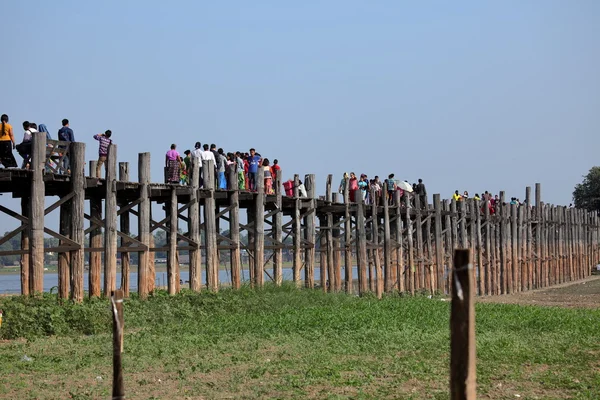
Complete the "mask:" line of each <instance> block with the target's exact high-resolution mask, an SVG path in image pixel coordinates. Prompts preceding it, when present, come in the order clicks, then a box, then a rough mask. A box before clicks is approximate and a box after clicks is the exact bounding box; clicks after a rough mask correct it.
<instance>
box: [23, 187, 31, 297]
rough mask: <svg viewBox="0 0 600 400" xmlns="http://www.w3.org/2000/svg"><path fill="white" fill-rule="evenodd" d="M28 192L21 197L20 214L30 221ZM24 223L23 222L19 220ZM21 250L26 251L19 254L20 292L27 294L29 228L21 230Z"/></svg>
mask: <svg viewBox="0 0 600 400" xmlns="http://www.w3.org/2000/svg"><path fill="white" fill-rule="evenodd" d="M29 197H30V196H29V194H27V195H24V196H23V197H21V215H23V216H24V217H27V218H28V219H29V222H27V224H29V223H31V216H30V215H29V201H30V200H29ZM21 224H23V225H25V224H26V223H25V222H21ZM21 250H26V251H27V253H24V254H21V294H22V295H23V296H29V228H28V227H25V229H23V231H22V232H21Z"/></svg>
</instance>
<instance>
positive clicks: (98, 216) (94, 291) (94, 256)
mask: <svg viewBox="0 0 600 400" xmlns="http://www.w3.org/2000/svg"><path fill="white" fill-rule="evenodd" d="M97 164H98V161H96V160H91V161H90V162H89V168H90V176H91V177H96V165H97ZM89 203H90V216H91V217H92V218H93V219H94V220H96V221H102V198H101V197H98V196H92V197H90V200H89ZM90 224H91V225H94V222H93V221H90ZM89 243H90V248H92V249H100V248H102V227H101V226H97V227H96V228H95V229H92V230H91V231H90V241H89ZM101 275H102V252H100V251H90V253H89V274H88V292H89V296H90V297H98V296H100V295H101V294H102V286H101V284H100V277H101Z"/></svg>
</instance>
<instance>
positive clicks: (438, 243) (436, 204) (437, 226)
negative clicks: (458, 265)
mask: <svg viewBox="0 0 600 400" xmlns="http://www.w3.org/2000/svg"><path fill="white" fill-rule="evenodd" d="M433 211H434V213H435V214H434V223H433V229H434V231H433V232H434V233H433V234H434V241H435V270H434V271H432V272H435V277H436V282H437V286H436V288H435V290H437V292H439V293H443V292H444V265H445V264H446V263H445V262H444V244H443V242H442V231H443V229H442V202H441V199H440V195H439V194H434V195H433Z"/></svg>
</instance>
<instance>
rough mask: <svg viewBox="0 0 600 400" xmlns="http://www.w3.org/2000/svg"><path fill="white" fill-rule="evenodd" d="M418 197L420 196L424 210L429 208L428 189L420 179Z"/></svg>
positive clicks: (420, 202)
mask: <svg viewBox="0 0 600 400" xmlns="http://www.w3.org/2000/svg"><path fill="white" fill-rule="evenodd" d="M416 192H417V195H418V196H419V204H420V206H421V208H422V209H426V208H427V189H426V188H425V184H424V183H423V179H419V183H418V184H417V190H416Z"/></svg>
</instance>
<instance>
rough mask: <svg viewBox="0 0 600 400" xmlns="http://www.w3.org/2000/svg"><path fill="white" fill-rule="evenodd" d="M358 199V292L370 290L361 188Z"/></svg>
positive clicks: (363, 292) (357, 195)
mask: <svg viewBox="0 0 600 400" xmlns="http://www.w3.org/2000/svg"><path fill="white" fill-rule="evenodd" d="M354 198H355V200H356V263H357V265H358V294H359V295H364V294H365V293H366V292H367V290H368V281H367V263H368V260H367V232H366V228H365V213H364V203H363V198H362V195H361V193H360V190H356V192H355V194H354Z"/></svg>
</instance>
